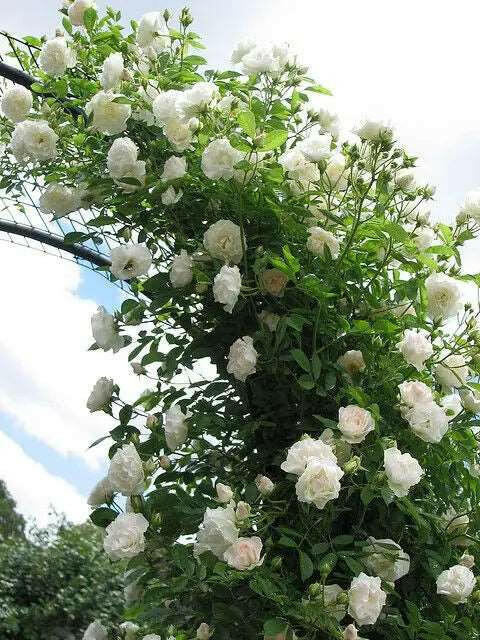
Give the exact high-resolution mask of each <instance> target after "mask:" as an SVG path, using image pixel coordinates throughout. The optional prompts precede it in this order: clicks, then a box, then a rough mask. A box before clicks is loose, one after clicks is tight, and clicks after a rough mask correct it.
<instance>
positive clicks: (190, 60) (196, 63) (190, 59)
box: [183, 56, 207, 67]
mask: <svg viewBox="0 0 480 640" xmlns="http://www.w3.org/2000/svg"><path fill="white" fill-rule="evenodd" d="M183 61H184V62H186V63H187V64H191V65H192V66H193V67H200V66H201V65H203V64H207V61H206V60H205V58H202V56H186V57H185V58H184V59H183Z"/></svg>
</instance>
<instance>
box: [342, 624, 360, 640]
mask: <svg viewBox="0 0 480 640" xmlns="http://www.w3.org/2000/svg"><path fill="white" fill-rule="evenodd" d="M343 640H358V631H357V629H356V627H355V625H354V624H349V625H348V626H347V627H345V629H344V630H343Z"/></svg>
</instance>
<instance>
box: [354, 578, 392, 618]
mask: <svg viewBox="0 0 480 640" xmlns="http://www.w3.org/2000/svg"><path fill="white" fill-rule="evenodd" d="M386 601H387V594H386V593H385V592H384V591H382V581H381V580H380V578H377V577H375V578H374V577H372V576H367V575H366V574H365V573H361V574H360V575H359V576H357V577H356V578H353V580H352V583H351V585H350V589H349V591H348V613H349V614H350V615H351V616H352V618H353V619H354V620H355V622H356V623H357V624H358V625H359V626H362V625H364V624H375V622H376V621H377V619H378V616H379V615H380V612H381V611H382V609H383V607H384V605H385V602H386Z"/></svg>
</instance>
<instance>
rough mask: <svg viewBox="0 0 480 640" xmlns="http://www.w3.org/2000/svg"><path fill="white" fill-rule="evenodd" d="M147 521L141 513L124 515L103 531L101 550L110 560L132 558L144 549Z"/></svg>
mask: <svg viewBox="0 0 480 640" xmlns="http://www.w3.org/2000/svg"><path fill="white" fill-rule="evenodd" d="M147 529H148V521H147V520H146V519H145V517H144V516H143V515H142V514H141V513H124V514H121V515H119V516H117V517H116V518H115V520H114V521H113V522H111V523H110V524H109V525H108V527H107V528H106V529H105V533H106V536H105V538H104V540H103V548H104V549H105V552H106V554H107V555H108V556H109V557H110V558H111V559H112V560H121V559H123V558H127V559H130V558H134V557H135V556H136V555H138V554H139V553H141V552H142V551H143V550H144V549H145V538H144V536H143V534H144V533H145V531H146V530H147Z"/></svg>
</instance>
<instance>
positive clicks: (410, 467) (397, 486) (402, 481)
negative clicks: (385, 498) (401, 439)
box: [383, 447, 424, 498]
mask: <svg viewBox="0 0 480 640" xmlns="http://www.w3.org/2000/svg"><path fill="white" fill-rule="evenodd" d="M383 459H384V467H385V473H386V475H387V480H388V486H389V487H390V489H391V490H392V491H393V493H394V494H395V495H396V496H397V497H398V498H402V497H404V496H406V495H407V494H408V492H409V490H410V488H411V487H413V486H414V485H416V484H418V483H419V482H420V480H421V479H422V476H423V474H424V471H423V469H422V467H421V466H420V465H419V463H418V460H416V459H415V458H413V457H412V456H411V455H410V454H409V453H401V451H399V450H398V449H397V448H396V447H391V448H390V449H385V451H384V452H383Z"/></svg>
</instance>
